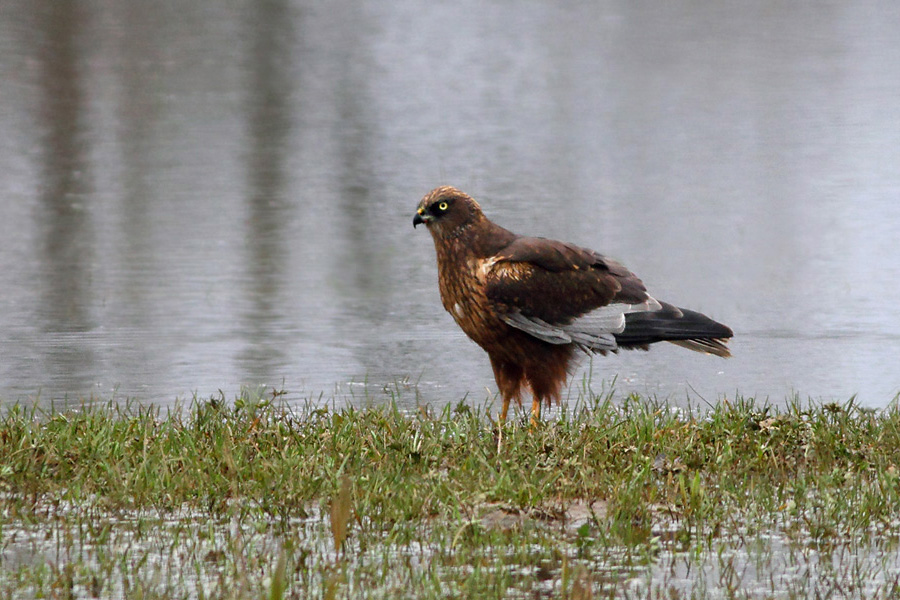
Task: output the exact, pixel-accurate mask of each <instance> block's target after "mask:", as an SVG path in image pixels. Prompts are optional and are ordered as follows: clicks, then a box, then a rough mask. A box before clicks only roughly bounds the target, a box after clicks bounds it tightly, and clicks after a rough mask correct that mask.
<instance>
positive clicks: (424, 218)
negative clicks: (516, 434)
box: [413, 186, 734, 435]
mask: <svg viewBox="0 0 900 600" xmlns="http://www.w3.org/2000/svg"><path fill="white" fill-rule="evenodd" d="M418 225H425V227H426V228H427V229H428V231H429V233H431V237H432V239H433V241H434V248H435V251H436V254H437V271H438V287H439V289H440V295H441V303H442V304H443V307H444V309H445V310H446V311H447V312H449V313H450V315H451V316H452V317H453V319H454V320H455V321H456V323H457V324H458V325H459V327H460V328H461V329H462V330H463V331H464V332H465V333H466V335H467V336H468V337H469V338H471V339H472V340H473V341H474V342H475V343H476V344H478V345H479V346H481V348H482V349H483V350H484V351H485V352H487V355H488V359H489V360H490V363H491V368H492V370H493V373H494V379H495V381H496V383H497V389H498V391H499V394H500V397H501V399H502V406H501V408H500V414H499V427H500V430H501V432H502V428H503V425H504V424H505V422H506V418H507V414H508V412H509V406H510V403H511V402H512V401H513V400H515V402H516V403H517V404H518V405H519V406H522V394H523V393H524V392H526V391H528V390H530V392H531V397H532V404H531V423H532V425H537V424H538V423H540V419H541V407H542V406H543V405H544V404H546V405H548V406H550V405H552V403H554V402H557V403H558V402H559V400H560V394H561V391H562V390H563V389H564V387H565V385H566V382H567V380H568V376H569V374H570V373H571V372H572V370H573V369H574V367H575V365H577V359H578V358H579V357H580V356H584V355H586V354H594V353H597V354H601V355H604V356H605V355H606V354H608V353H610V352H618V350H620V349H643V350H648V349H649V346H650V344H654V343H656V342H663V341H665V342H671V343H673V344H677V345H679V346H682V347H684V348H687V349H689V350H694V351H697V352H703V353H706V354H711V355H715V356H721V357H729V356H731V354H730V352H729V350H728V346H727V341H728V339H729V338H731V337H732V336H733V335H734V334H733V332H732V330H731V329H730V328H729V327H727V326H726V325H723V324H722V323H718V322H716V321H714V320H713V319H711V318H709V317H707V316H706V315H704V314H701V313H699V312H696V311H693V310H688V309H685V308H679V307H677V306H674V305H672V304H668V303H666V302H661V301H659V300H657V299H656V298H654V297H653V296H651V295H650V294H649V293H648V292H647V288H646V287H645V286H644V283H643V282H642V281H641V280H640V279H639V278H638V277H637V276H636V275H635V274H634V273H632V272H631V271H629V270H628V269H627V268H625V266H624V265H622V264H621V263H619V262H617V261H615V260H613V259H611V258H608V257H606V256H603V255H602V254H599V253H597V252H595V251H593V250H590V249H588V248H582V247H579V246H576V245H574V244H570V243H566V242H560V241H556V240H551V239H546V238H541V237H527V236H521V235H517V234H515V233H513V232H511V231H509V230H507V229H504V228H503V227H501V226H499V225H497V224H496V223H494V222H492V221H491V220H490V219H488V218H487V216H485V214H484V212H482V209H481V206H480V205H479V204H478V202H476V201H475V200H474V199H473V198H472V197H471V196H469V195H468V194H466V193H464V192H462V191H461V190H459V189H457V188H455V187H452V186H440V187H437V188H435V189H433V190H431V191H430V192H429V193H427V194H426V195H425V196H424V197H423V198H422V200H421V201H420V202H419V204H418V206H417V208H416V212H415V215H414V216H413V227H414V228H415V227H417V226H418ZM501 435H502V433H501Z"/></svg>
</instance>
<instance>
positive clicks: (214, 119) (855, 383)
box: [0, 0, 900, 406]
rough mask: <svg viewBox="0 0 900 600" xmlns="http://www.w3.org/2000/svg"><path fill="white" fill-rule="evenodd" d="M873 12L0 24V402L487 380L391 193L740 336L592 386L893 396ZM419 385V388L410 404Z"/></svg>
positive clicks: (895, 26) (220, 9)
mask: <svg viewBox="0 0 900 600" xmlns="http://www.w3.org/2000/svg"><path fill="white" fill-rule="evenodd" d="M898 34H900V8H896V7H893V6H890V5H886V4H884V5H881V6H876V5H866V6H863V5H861V4H860V5H856V3H845V2H824V3H822V2H820V3H816V4H815V5H804V4H796V3H793V4H784V5H777V6H776V5H765V6H763V5H756V4H752V3H750V4H748V3H742V2H724V3H719V4H716V5H715V6H710V5H709V3H706V2H695V1H692V0H680V1H678V2H670V3H665V4H664V5H662V4H659V3H652V4H649V3H647V4H645V3H640V2H626V3H582V4H565V5H557V4H554V3H537V4H528V5H521V4H506V3H492V4H488V5H485V4H483V3H474V2H473V3H469V2H465V1H464V2H459V3H452V4H448V3H437V4H431V5H427V6H423V5H420V4H418V3H406V2H399V3H381V2H342V1H338V2H329V3H328V4H327V6H325V5H320V4H319V3H314V2H307V1H305V0H283V1H277V0H269V1H265V2H238V3H231V4H229V5H228V6H224V5H222V4H221V3H218V2H213V1H211V0H200V1H198V2H191V3H171V4H167V3H162V4H156V5H154V6H152V7H150V6H149V5H145V4H143V3H135V2H117V1H115V0H86V1H83V2H77V3H76V2H50V1H45V0H42V1H40V2H26V1H25V0H12V1H11V2H9V3H7V4H5V5H4V18H3V19H0V81H3V86H0V131H2V132H3V135H2V136H0V173H2V174H3V177H2V178H0V192H2V196H0V210H2V217H3V218H2V219H0V239H2V240H3V251H2V252H0V289H2V294H0V398H2V399H3V401H4V402H9V401H15V400H23V401H26V402H32V401H34V400H35V398H38V397H39V398H40V401H43V402H49V401H51V400H53V401H62V400H63V399H68V400H69V401H77V399H78V398H81V397H86V396H92V395H93V396H95V397H99V398H109V397H110V396H112V395H114V394H115V395H116V396H117V397H123V396H134V397H137V398H139V399H141V400H144V401H149V402H157V403H170V402H173V401H174V400H175V399H176V398H185V397H187V396H190V395H191V394H192V393H193V392H197V393H198V394H199V395H201V396H209V395H210V394H216V393H218V390H220V389H221V390H222V391H224V392H225V393H226V394H227V395H229V396H231V395H233V394H234V393H236V392H237V391H238V390H239V389H240V388H241V386H244V385H248V386H256V385H261V384H264V385H267V386H275V387H281V386H282V385H283V386H284V387H285V388H286V389H287V390H288V392H289V395H290V397H291V398H293V399H299V398H302V397H309V396H312V397H318V396H319V394H323V395H324V396H325V397H326V398H330V397H332V396H334V395H337V396H338V401H343V400H344V399H346V398H347V397H351V396H352V398H353V399H354V400H359V399H360V398H361V397H364V396H369V397H372V398H374V399H376V400H380V399H382V398H384V397H385V392H384V389H385V388H388V389H397V388H399V389H400V390H401V391H402V393H403V395H404V398H405V399H406V400H407V401H408V402H410V403H412V402H415V401H421V402H428V403H431V404H434V405H441V404H443V403H446V402H456V401H458V400H459V399H460V398H462V397H463V396H466V395H468V398H469V400H470V401H472V402H481V401H482V400H483V399H485V398H486V397H487V396H488V394H489V393H490V391H491V390H493V381H492V378H491V373H490V368H489V366H488V363H487V360H486V359H485V357H484V355H483V353H482V352H481V350H479V349H478V348H477V347H475V346H474V345H473V344H471V343H470V342H468V341H467V340H466V339H465V337H464V336H463V335H462V334H461V332H459V331H458V330H457V328H456V326H455V325H454V324H453V322H452V320H451V318H450V317H449V316H448V315H446V314H445V313H444V312H443V310H442V309H441V307H440V302H439V299H438V295H437V285H436V273H435V266H434V255H433V249H432V247H431V241H430V239H429V237H428V235H427V234H426V233H424V232H423V231H421V230H419V231H413V229H412V227H411V223H410V220H411V213H412V208H413V207H414V206H415V204H416V202H417V201H418V199H419V198H420V197H421V196H422V194H424V193H425V192H427V191H428V190H429V189H430V188H432V187H434V186H435V185H438V184H443V183H452V184H455V185H458V186H460V187H462V188H464V189H466V190H467V191H470V192H471V193H472V194H473V195H475V196H476V197H477V198H479V199H480V200H481V201H482V204H483V205H484V207H485V209H486V211H487V213H488V214H489V216H491V217H493V218H494V219H496V220H497V221H498V222H500V223H502V224H504V225H506V226H508V227H509V228H511V229H513V230H516V231H520V232H522V233H528V234H536V235H545V236H549V237H556V238H563V239H568V240H571V241H573V242H576V243H579V244H581V245H585V246H590V247H594V248H596V249H598V250H600V251H603V252H605V253H608V254H610V255H612V256H615V257H618V258H621V259H622V260H623V261H624V262H625V263H626V264H627V265H629V266H630V267H631V268H633V269H634V270H635V271H636V272H637V273H638V274H639V275H641V276H642V277H643V279H644V280H645V281H646V282H647V284H648V285H649V286H650V288H651V290H652V291H653V292H654V294H655V295H657V296H658V297H661V298H663V299H666V300H670V301H673V302H677V303H679V304H682V305H685V306H690V307H693V308H697V309H699V310H702V311H704V312H707V313H708V314H710V315H711V316H713V317H715V318H717V319H719V320H722V321H724V322H726V323H728V324H729V325H731V326H732V327H733V328H734V329H735V330H736V332H737V338H736V339H735V341H734V344H733V348H734V354H735V357H734V358H733V359H731V360H729V361H721V360H717V359H713V358H706V357H702V356H698V355H695V354H692V353H687V352H684V351H683V350H680V349H678V348H675V347H661V348H657V349H654V351H653V352H651V353H646V354H645V353H627V354H623V355H622V356H617V357H611V358H608V359H598V360H597V361H595V364H594V366H593V369H592V370H590V371H589V370H587V369H582V370H581V371H579V372H578V373H576V374H575V380H576V381H581V379H582V378H583V377H587V376H588V375H589V374H592V376H593V385H594V387H595V388H598V387H599V386H600V385H601V384H602V383H608V381H609V380H610V379H611V378H612V377H614V376H615V377H617V384H616V385H617V389H618V390H619V393H620V394H624V393H627V392H631V391H636V392H640V393H649V394H656V395H659V396H664V397H670V398H672V399H673V400H674V401H678V402H680V401H682V400H683V399H684V398H685V397H687V396H690V397H692V398H694V399H695V400H696V401H700V400H699V399H698V396H699V397H702V398H704V399H706V400H708V401H716V400H720V399H722V398H723V397H726V398H733V397H734V395H735V393H736V392H738V393H742V394H745V395H761V396H768V397H769V398H770V399H771V400H772V401H775V402H780V401H782V400H783V399H784V398H785V397H786V396H788V395H790V394H791V393H793V392H794V391H796V392H798V393H799V394H800V395H801V396H804V397H805V396H807V395H809V396H813V397H815V398H822V399H837V400H845V399H846V398H848V397H849V396H850V395H852V394H854V393H858V394H859V395H860V399H861V401H862V402H864V403H866V404H869V405H873V406H883V405H885V404H887V403H888V402H889V401H890V399H891V398H892V397H893V396H894V395H895V394H897V393H898V391H900V379H898V376H897V374H896V367H895V363H896V357H897V356H898V355H900V260H898V251H897V244H896V224H897V223H898V222H900V203H898V202H897V199H898V198H900V161H898V160H896V156H897V148H898V147H900V112H898V104H897V102H896V99H897V98H898V97H900V68H898V67H897V65H898V64H900V45H898V44H897V43H896V39H897V37H898ZM412 382H418V387H417V389H415V390H413V389H408V387H409V384H411V383H412Z"/></svg>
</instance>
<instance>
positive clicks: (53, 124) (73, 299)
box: [33, 1, 96, 390]
mask: <svg viewBox="0 0 900 600" xmlns="http://www.w3.org/2000/svg"><path fill="white" fill-rule="evenodd" d="M36 14H37V15H38V18H39V19H40V20H41V21H40V25H39V30H40V31H41V32H42V33H43V35H42V36H37V37H35V38H34V40H33V43H34V44H35V46H34V54H35V56H37V58H38V62H39V71H38V72H39V77H38V86H39V89H40V99H39V102H38V106H37V127H38V131H39V132H40V133H39V139H40V145H41V153H40V162H41V171H40V185H39V188H38V189H39V193H38V194H39V197H38V202H39V204H38V207H37V209H38V213H39V214H38V221H39V223H40V226H39V227H40V230H41V232H42V236H41V239H40V240H39V246H38V247H37V248H36V249H35V250H36V251H37V252H36V254H37V255H38V256H39V257H40V263H39V264H40V276H41V280H40V284H39V288H38V289H39V300H38V309H37V313H36V315H35V316H36V317H37V320H38V321H39V323H40V325H39V328H40V330H41V331H42V332H43V335H44V336H46V338H47V339H50V340H53V342H52V344H51V345H50V346H49V348H48V350H49V352H48V353H47V356H45V357H42V360H40V364H41V365H42V367H43V368H42V371H43V372H44V373H45V374H46V376H47V378H48V379H49V380H50V381H57V380H59V379H60V378H62V380H63V381H66V382H67V383H69V382H71V383H72V384H74V387H75V389H81V390H83V389H90V385H91V381H92V377H93V372H94V370H95V368H96V357H95V351H94V348H92V347H91V345H90V344H89V343H85V340H86V339H89V335H88V334H89V333H90V331H91V330H92V329H93V328H94V327H95V326H96V323H95V321H94V319H93V317H92V315H91V300H90V298H91V295H92V289H91V287H92V272H91V266H92V264H93V262H94V260H95V258H94V254H95V248H94V240H95V231H94V229H93V227H92V223H91V213H90V208H91V201H92V193H93V189H92V184H91V179H92V173H91V163H90V160H89V157H88V155H89V148H88V143H87V139H86V134H85V131H84V128H85V120H86V119H87V116H86V115H85V97H84V92H83V87H84V83H83V82H82V79H81V72H80V70H79V66H80V65H79V64H78V59H77V53H78V50H77V37H78V35H79V33H80V31H81V25H80V24H81V11H80V10H79V7H78V5H77V4H76V3H72V2H52V1H48V2H39V3H38V4H37V10H36Z"/></svg>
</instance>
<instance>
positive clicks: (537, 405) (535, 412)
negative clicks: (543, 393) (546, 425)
mask: <svg viewBox="0 0 900 600" xmlns="http://www.w3.org/2000/svg"><path fill="white" fill-rule="evenodd" d="M540 424H541V399H540V398H538V397H537V396H535V397H534V398H533V399H532V400H531V427H532V429H533V428H535V427H537V426H538V425H540Z"/></svg>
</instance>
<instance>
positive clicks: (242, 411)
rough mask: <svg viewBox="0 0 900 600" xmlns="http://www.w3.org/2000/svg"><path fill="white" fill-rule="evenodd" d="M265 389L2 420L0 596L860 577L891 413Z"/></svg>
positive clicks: (888, 562)
mask: <svg viewBox="0 0 900 600" xmlns="http://www.w3.org/2000/svg"><path fill="white" fill-rule="evenodd" d="M495 436H496V429H495V426H494V424H493V423H492V422H491V421H490V419H489V418H488V417H487V416H485V411H484V409H483V407H482V408H478V409H476V408H471V407H469V406H467V405H464V404H459V405H457V406H448V407H446V408H445V409H443V410H442V411H440V412H432V411H430V410H428V409H427V408H422V409H420V410H419V411H418V412H415V413H405V412H402V411H400V410H399V409H398V408H397V405H396V404H390V405H386V406H372V407H367V408H364V409H358V408H346V409H343V410H338V411H334V410H328V409H320V408H315V407H312V406H305V407H296V406H289V405H287V404H285V403H283V402H281V401H280V399H279V398H278V395H277V394H273V395H272V397H258V396H254V395H250V394H246V395H244V396H242V397H241V398H238V399H237V400H236V401H235V402H233V403H226V402H224V401H223V400H222V399H220V400H218V401H216V400H210V401H206V402H199V401H195V402H193V403H192V404H191V405H190V406H189V407H186V408H184V409H177V408H176V409H171V410H166V411H163V410H161V409H159V408H155V407H142V406H138V405H134V404H127V403H126V404H125V405H124V406H120V405H114V404H110V405H106V406H89V405H85V406H83V407H82V408H81V409H79V410H67V411H65V412H43V411H40V410H38V409H36V408H32V407H24V406H20V405H19V406H12V407H10V408H9V409H8V410H7V411H6V412H5V415H4V416H3V417H2V419H0V598H21V597H40V598H90V597H123V598H189V597H190V598H272V599H277V598H323V599H330V598H573V599H580V598H601V597H604V598H605V597H612V598H638V597H640V598H644V597H651V598H682V597H684V598H690V597H724V598H744V597H747V598H750V597H752V598H770V597H779V598H781V597H784V598H793V597H797V598H800V597H804V598H805V597H810V596H817V597H820V598H829V597H834V598H838V597H840V598H851V597H855V598H877V597H889V596H890V595H891V594H895V593H897V592H898V590H900V551H898V548H900V545H898V541H900V537H898V532H900V529H898V524H900V470H898V464H900V411H898V409H897V407H896V403H895V404H894V405H892V406H891V407H890V408H887V409H884V410H880V411H872V410H867V409H864V408H862V407H860V406H859V405H858V404H856V403H855V402H854V401H852V400H851V401H849V402H847V403H845V404H824V405H817V404H801V403H799V402H792V403H790V404H789V405H788V406H786V407H784V408H780V409H776V408H773V407H772V406H769V405H767V404H763V403H757V402H755V401H753V400H751V399H746V400H738V401H734V402H728V401H722V402H720V403H719V404H718V405H717V406H715V407H712V408H709V409H707V410H697V409H680V408H676V407H672V406H669V405H667V404H665V403H659V402H655V401H649V400H647V399H644V398H638V397H629V398H625V399H618V400H617V399H614V398H613V397H612V396H603V397H597V396H593V395H590V394H585V395H583V396H582V397H581V398H579V399H578V401H576V402H575V403H574V404H572V405H571V406H570V407H564V408H563V409H561V410H560V411H559V412H558V414H557V415H554V416H553V417H551V418H550V419H549V420H548V422H547V423H546V424H545V425H544V426H542V427H540V428H537V429H532V428H531V427H529V426H528V424H527V421H526V420H525V417H524V416H523V417H522V420H521V421H520V422H516V423H511V424H510V425H509V426H508V428H507V431H505V433H504V437H503V447H502V448H501V449H500V450H499V452H498V449H497V445H496V437H495Z"/></svg>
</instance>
